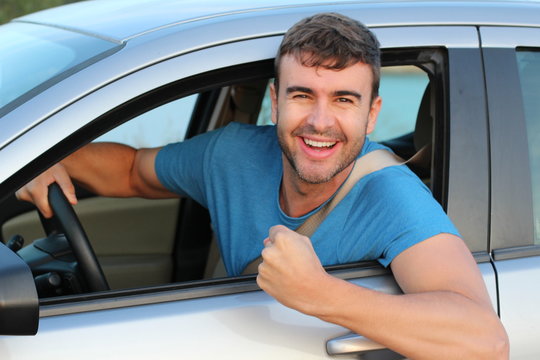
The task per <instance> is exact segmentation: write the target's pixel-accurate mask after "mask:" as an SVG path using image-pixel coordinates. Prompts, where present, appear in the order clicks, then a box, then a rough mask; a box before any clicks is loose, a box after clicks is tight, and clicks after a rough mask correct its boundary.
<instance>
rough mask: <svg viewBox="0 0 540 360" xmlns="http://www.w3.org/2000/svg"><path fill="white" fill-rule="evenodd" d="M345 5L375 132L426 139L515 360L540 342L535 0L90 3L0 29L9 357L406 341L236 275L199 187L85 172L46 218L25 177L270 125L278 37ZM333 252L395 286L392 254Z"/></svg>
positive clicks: (438, 190)
mask: <svg viewBox="0 0 540 360" xmlns="http://www.w3.org/2000/svg"><path fill="white" fill-rule="evenodd" d="M328 11H333V12H340V13H343V14H345V15H348V16H350V17H353V18H355V19H358V20H360V21H361V22H363V23H365V24H366V25H368V26H369V27H370V28H371V29H373V31H374V32H375V34H376V35H377V37H378V39H379V40H380V42H381V48H382V65H383V70H382V80H381V95H382V97H383V99H384V105H383V112H382V114H381V118H380V120H379V123H378V127H379V128H378V129H377V130H376V131H375V133H374V134H373V136H372V139H374V140H377V141H380V142H383V143H385V144H387V145H388V146H390V147H391V148H392V149H393V150H394V151H395V152H396V153H398V154H399V155H401V156H403V157H408V156H410V155H412V154H414V153H415V151H416V150H417V149H419V148H420V147H423V146H424V145H426V144H427V145H431V149H432V151H431V153H430V154H429V155H430V156H429V157H427V158H426V161H425V162H424V163H423V164H420V165H419V166H417V167H415V168H414V169H413V170H414V171H415V172H417V174H418V175H419V176H420V177H421V178H422V179H423V180H424V182H425V183H426V184H428V185H429V186H430V188H431V189H432V192H433V195H434V197H435V198H436V199H437V200H438V201H439V202H440V203H441V204H442V206H443V208H444V209H445V210H446V211H447V213H448V215H449V216H450V218H451V219H452V220H453V221H454V223H455V224H456V226H457V227H458V229H459V230H460V232H461V234H462V235H463V238H464V240H465V242H466V243H467V245H468V247H469V248H470V250H471V252H472V253H473V255H474V257H475V259H476V261H477V263H478V266H479V268H480V270H481V272H482V274H483V276H484V280H485V283H486V285H487V288H488V291H489V294H490V296H491V299H492V302H493V304H494V306H495V307H496V310H497V311H498V314H499V316H500V317H501V319H502V322H503V324H504V326H505V328H506V330H507V332H508V335H509V338H510V354H511V359H516V360H517V359H531V360H532V359H534V360H537V359H539V358H540V348H539V346H538V344H537V343H538V339H540V311H539V309H538V304H539V303H540V290H539V288H537V286H538V284H539V283H540V101H538V99H539V97H540V3H538V2H533V1H529V2H525V1H515V2H514V1H490V2H487V1H451V2H450V1H446V2H434V1H432V2H425V1H380V2H377V1H340V2H336V3H331V2H327V1H315V0H306V1H304V0H298V1H296V2H295V1H293V0H284V1H279V0H273V1H265V0H261V1H255V2H246V1H217V0H216V1H212V2H211V1H204V2H202V3H201V1H171V0H169V1H167V0H162V1H158V0H155V1H152V0H139V1H122V0H106V1H105V0H101V1H100V0H95V1H83V2H79V3H74V4H70V5H67V6H63V7H59V8H56V9H51V10H46V11H42V12H39V13H36V14H31V15H28V16H25V17H22V18H19V19H15V20H13V21H11V22H10V23H8V24H5V25H2V26H0V226H1V232H0V240H2V243H3V244H1V243H0V334H1V336H0V358H1V359H10V360H19V359H32V360H34V359H54V360H59V359H73V358H76V359H148V358H155V359H178V358H183V359H214V358H221V359H243V358H257V359H295V358H297V359H329V358H334V356H337V355H340V358H351V359H357V358H362V359H399V358H402V357H401V356H400V355H399V354H396V353H393V352H391V351H390V350H388V349H384V347H382V346H380V345H378V344H376V343H374V342H372V341H370V340H368V339H366V338H364V337H362V336H361V335H362V334H351V333H350V332H349V330H347V329H345V328H341V327H339V326H337V325H334V324H329V323H325V322H323V321H321V320H319V319H317V318H313V317H309V316H306V315H303V314H301V313H299V312H296V311H294V310H291V309H289V308H286V307H284V306H282V305H281V304H279V303H278V302H276V301H275V300H274V299H273V298H272V297H270V296H269V295H267V294H266V293H264V292H263V291H261V290H260V289H259V288H258V286H257V284H256V282H255V276H254V275H247V276H239V277H228V276H227V275H226V274H225V273H223V271H222V269H221V268H220V261H219V252H218V251H217V250H216V247H215V245H214V243H213V241H212V228H211V225H210V220H209V217H208V214H207V212H206V210H205V209H204V208H202V207H201V206H199V205H198V204H196V203H194V202H193V201H192V200H190V199H183V200H176V199H173V200H143V199H111V198H103V197H97V196H95V195H94V194H91V193H89V192H88V191H85V190H83V189H79V190H78V191H79V193H78V196H79V198H80V199H81V201H80V203H79V204H78V205H77V206H76V207H75V212H76V214H77V215H75V213H73V212H72V211H71V208H70V206H66V203H65V202H64V201H62V197H61V196H58V197H56V195H54V191H53V192H52V194H53V195H52V196H53V200H52V201H53V203H54V205H55V207H56V211H55V213H56V217H57V219H56V220H55V221H43V226H42V224H41V222H40V219H39V216H38V214H37V212H36V210H35V209H34V208H33V207H32V206H31V205H30V204H27V203H22V202H19V201H17V200H16V199H15V196H14V193H15V191H16V190H17V189H18V188H20V187H21V186H22V185H24V184H25V183H26V182H28V181H29V180H31V179H32V178H33V177H35V176H36V175H38V174H39V173H40V172H42V171H44V170H45V169H47V168H48V167H49V166H51V165H52V164H54V163H56V162H57V161H59V160H61V159H62V158H63V157H65V156H67V155H68V154H70V153H71V152H73V151H75V150H76V149H78V148H79V147H81V146H83V145H85V144H87V143H89V142H91V141H116V142H122V143H126V144H130V145H133V146H160V145H164V144H166V143H169V142H174V141H181V140H183V139H184V138H188V137H191V136H194V135H196V134H199V133H202V132H205V131H209V130H212V129H215V128H218V127H220V126H223V125H225V124H227V123H229V122H231V121H240V122H247V123H256V124H266V123H268V121H269V102H268V93H267V88H268V83H269V81H271V78H272V77H273V72H274V68H273V58H274V56H275V53H276V50H277V47H278V45H279V43H280V41H281V38H282V36H283V34H284V33H285V31H286V30H287V29H288V28H289V27H290V26H291V25H292V24H294V23H295V22H297V21H298V20H300V19H301V18H304V17H306V16H308V15H312V14H314V13H318V12H328ZM77 217H78V218H79V219H80V223H79V222H78V220H77ZM81 224H82V225H81ZM43 229H44V230H43ZM83 229H84V230H83ZM64 233H65V235H66V236H67V240H66V236H65V235H64ZM86 234H87V236H86ZM23 241H24V244H23ZM4 244H5V246H4ZM16 254H17V255H16ZM328 271H330V272H331V273H332V274H333V275H335V276H338V277H340V278H343V279H347V280H348V281H351V282H353V283H356V284H359V285H362V286H366V287H369V288H374V289H378V290H381V291H385V292H389V293H400V289H399V288H398V286H397V285H396V283H395V281H394V279H393V277H392V274H391V272H390V271H389V270H388V269H385V268H383V267H382V266H380V265H379V264H378V263H376V262H360V263H354V264H337V265H335V266H333V267H330V268H329V269H328ZM22 335H32V336H22ZM441 356H442V355H441Z"/></svg>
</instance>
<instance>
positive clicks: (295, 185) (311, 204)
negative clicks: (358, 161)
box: [279, 160, 354, 217]
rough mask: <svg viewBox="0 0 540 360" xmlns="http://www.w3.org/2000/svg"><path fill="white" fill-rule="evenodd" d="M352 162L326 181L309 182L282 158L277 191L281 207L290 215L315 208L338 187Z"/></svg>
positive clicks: (303, 212)
mask: <svg viewBox="0 0 540 360" xmlns="http://www.w3.org/2000/svg"><path fill="white" fill-rule="evenodd" d="M353 164H354V163H352V164H350V165H349V166H348V167H347V168H345V169H344V170H343V171H341V172H340V173H339V174H337V175H336V176H334V177H333V178H332V179H331V180H329V181H327V182H324V183H321V184H311V183H307V182H305V181H304V180H302V179H300V178H299V177H298V175H297V174H296V172H295V170H294V169H293V168H292V167H291V166H290V164H289V163H288V161H287V160H284V161H283V179H282V181H281V188H280V192H279V202H280V205H281V209H282V210H283V212H285V214H287V215H288V216H292V217H300V216H303V215H305V214H307V213H309V212H310V211H312V210H313V209H316V208H317V207H319V206H320V205H321V204H323V203H324V202H325V201H327V200H328V199H330V197H331V196H332V195H334V193H335V192H336V191H337V190H338V189H339V187H340V186H341V184H343V182H344V181H345V180H346V179H347V176H349V174H350V172H351V170H352V168H353Z"/></svg>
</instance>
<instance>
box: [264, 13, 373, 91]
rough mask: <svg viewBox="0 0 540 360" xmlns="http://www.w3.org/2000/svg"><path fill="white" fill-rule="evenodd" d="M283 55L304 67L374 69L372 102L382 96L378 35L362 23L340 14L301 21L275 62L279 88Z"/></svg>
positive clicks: (284, 41) (291, 32)
mask: <svg viewBox="0 0 540 360" xmlns="http://www.w3.org/2000/svg"><path fill="white" fill-rule="evenodd" d="M284 55H292V56H294V57H295V58H296V59H297V60H298V61H299V62H301V64H302V65H304V66H309V67H312V66H314V67H319V66H322V67H324V68H326V69H333V70H341V69H344V68H346V67H349V66H351V65H354V64H356V63H358V62H362V63H365V64H367V65H370V66H371V71H372V73H373V84H372V94H371V99H372V100H373V99H375V97H376V96H377V95H378V93H379V81H380V80H379V79H380V67H381V60H380V50H379V41H378V40H377V38H376V37H375V35H374V34H373V33H372V32H371V31H370V30H369V29H368V28H367V27H366V26H365V25H363V24H362V23H360V22H358V21H356V20H353V19H351V18H349V17H346V16H344V15H341V14H337V13H322V14H317V15H314V16H311V17H308V18H305V19H303V20H300V21H299V22H298V23H296V24H295V25H294V26H293V27H291V28H290V29H289V30H288V31H287V33H286V34H285V36H284V38H283V40H282V42H281V45H280V47H279V50H278V54H277V56H276V60H275V65H274V66H275V72H276V88H277V87H278V85H279V67H280V62H281V58H282V57H283V56H284Z"/></svg>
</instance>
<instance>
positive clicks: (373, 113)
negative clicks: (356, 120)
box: [366, 96, 382, 134]
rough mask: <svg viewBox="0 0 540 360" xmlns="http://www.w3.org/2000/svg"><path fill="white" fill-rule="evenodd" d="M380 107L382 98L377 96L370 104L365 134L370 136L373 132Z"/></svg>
mask: <svg viewBox="0 0 540 360" xmlns="http://www.w3.org/2000/svg"><path fill="white" fill-rule="evenodd" d="M381 106H382V98H381V97H380V96H377V97H376V98H375V99H373V101H372V102H371V107H370V109H369V114H368V122H367V126H366V134H371V132H372V131H373V130H375V125H376V124H377V117H378V116H379V112H380V111H381Z"/></svg>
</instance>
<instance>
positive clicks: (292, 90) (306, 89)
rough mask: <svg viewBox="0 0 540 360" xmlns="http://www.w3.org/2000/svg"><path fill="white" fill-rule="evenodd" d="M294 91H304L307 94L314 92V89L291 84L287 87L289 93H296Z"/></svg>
mask: <svg viewBox="0 0 540 360" xmlns="http://www.w3.org/2000/svg"><path fill="white" fill-rule="evenodd" d="M294 92H303V93H306V94H313V90H312V89H310V88H307V87H303V86H289V87H288V88H287V94H290V93H294Z"/></svg>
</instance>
